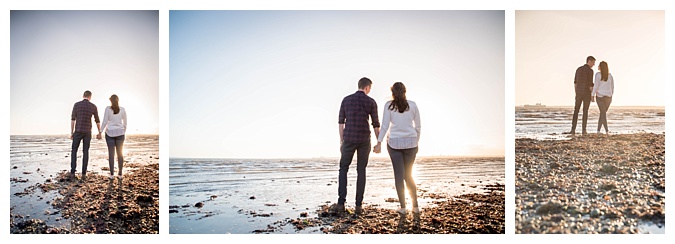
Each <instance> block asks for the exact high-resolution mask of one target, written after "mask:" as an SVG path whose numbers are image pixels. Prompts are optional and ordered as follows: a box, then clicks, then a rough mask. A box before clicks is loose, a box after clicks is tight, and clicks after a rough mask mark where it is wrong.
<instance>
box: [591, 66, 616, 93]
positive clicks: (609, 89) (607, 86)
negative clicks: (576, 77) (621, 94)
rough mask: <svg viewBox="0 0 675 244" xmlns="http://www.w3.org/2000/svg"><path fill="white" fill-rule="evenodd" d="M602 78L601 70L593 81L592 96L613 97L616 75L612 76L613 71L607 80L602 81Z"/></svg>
mask: <svg viewBox="0 0 675 244" xmlns="http://www.w3.org/2000/svg"><path fill="white" fill-rule="evenodd" d="M601 78H602V74H601V73H600V72H597V73H595V80H594V81H593V83H595V84H594V85H593V93H591V95H592V96H597V97H611V96H612V95H614V77H612V73H609V74H608V75H607V81H602V80H600V79H601Z"/></svg>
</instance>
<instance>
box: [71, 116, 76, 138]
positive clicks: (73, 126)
mask: <svg viewBox="0 0 675 244" xmlns="http://www.w3.org/2000/svg"><path fill="white" fill-rule="evenodd" d="M73 133H75V120H71V121H70V139H71V140H72V139H73Z"/></svg>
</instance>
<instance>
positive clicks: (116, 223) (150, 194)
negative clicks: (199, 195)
mask: <svg viewBox="0 0 675 244" xmlns="http://www.w3.org/2000/svg"><path fill="white" fill-rule="evenodd" d="M11 142H12V149H11V150H10V153H11V155H12V157H11V165H10V177H11V178H10V183H11V195H10V199H11V200H10V202H11V207H10V233H13V234H38V233H61V234H65V233H159V157H158V156H157V153H158V150H157V148H158V137H157V136H131V137H130V138H129V139H128V141H127V143H125V154H126V155H125V164H124V171H123V178H122V179H119V178H115V179H113V180H110V179H109V178H108V172H109V169H108V167H106V166H102V165H107V156H106V155H107V152H106V151H104V150H102V146H103V145H104V143H100V142H96V143H92V144H93V146H92V149H90V163H89V164H90V167H89V169H90V170H88V173H87V179H86V181H81V179H80V174H79V172H78V173H77V174H76V179H71V178H70V174H69V172H68V170H66V169H67V168H69V167H70V163H69V162H70V159H69V155H68V154H66V156H65V157H64V156H63V154H64V153H67V150H68V149H69V148H68V145H69V140H67V139H64V138H63V137H58V136H12V141H11ZM78 157H80V156H78ZM127 158H128V159H129V160H130V161H126V159H127ZM79 163H81V160H80V159H78V166H79Z"/></svg>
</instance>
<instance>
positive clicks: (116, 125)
mask: <svg viewBox="0 0 675 244" xmlns="http://www.w3.org/2000/svg"><path fill="white" fill-rule="evenodd" d="M110 103H111V105H110V106H108V107H106V108H105V112H104V114H103V121H102V124H101V130H102V131H105V142H106V144H108V164H109V166H110V176H109V177H110V179H111V180H112V179H113V178H114V177H115V152H117V168H118V169H119V173H118V176H119V178H120V180H121V179H122V165H123V164H124V156H123V155H122V148H123V145H124V134H125V133H126V131H127V112H126V111H125V110H124V108H123V107H120V105H119V98H118V97H117V95H115V94H113V95H112V96H110Z"/></svg>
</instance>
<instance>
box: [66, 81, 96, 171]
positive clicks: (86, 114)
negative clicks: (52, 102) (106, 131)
mask: <svg viewBox="0 0 675 244" xmlns="http://www.w3.org/2000/svg"><path fill="white" fill-rule="evenodd" d="M82 98H84V99H82V101H79V102H76V103H75V105H74V106H73V112H72V114H71V115H70V117H71V118H70V133H71V134H70V139H71V140H73V145H72V151H71V155H70V177H71V178H73V179H74V178H75V168H76V167H77V150H79V148H80V142H84V143H83V144H84V147H83V148H82V178H81V180H82V181H86V176H87V163H88V162H89V142H91V116H94V120H95V121H96V127H97V128H98V134H97V135H96V139H98V140H100V139H101V121H100V120H99V119H98V110H97V109H96V105H94V104H93V103H91V102H90V100H91V92H90V91H85V92H84V95H82Z"/></svg>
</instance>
